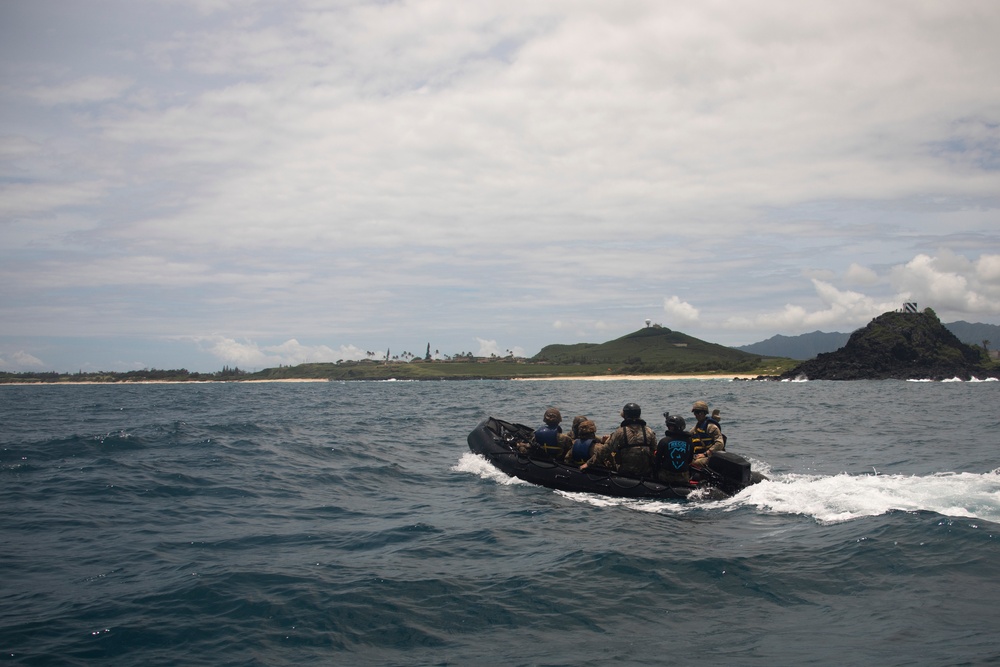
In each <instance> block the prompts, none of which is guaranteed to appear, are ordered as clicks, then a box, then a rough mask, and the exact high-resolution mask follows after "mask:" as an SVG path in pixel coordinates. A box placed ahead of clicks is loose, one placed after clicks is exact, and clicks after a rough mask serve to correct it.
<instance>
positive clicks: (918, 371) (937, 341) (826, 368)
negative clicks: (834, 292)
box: [780, 308, 997, 380]
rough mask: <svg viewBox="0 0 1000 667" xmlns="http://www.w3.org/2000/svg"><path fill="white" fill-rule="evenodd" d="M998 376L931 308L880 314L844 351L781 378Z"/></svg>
mask: <svg viewBox="0 0 1000 667" xmlns="http://www.w3.org/2000/svg"><path fill="white" fill-rule="evenodd" d="M996 375H997V372H996V371H995V370H992V369H991V364H990V363H989V361H988V360H987V359H986V355H985V353H984V352H983V351H982V350H980V349H979V348H976V347H972V346H971V345H966V344H965V343H963V342H961V341H960V340H959V339H958V338H957V337H956V336H955V334H953V333H952V332H950V331H949V330H948V329H947V328H945V326H944V325H943V324H941V321H940V320H939V319H938V317H937V315H936V314H935V313H934V311H933V310H931V309H930V308H927V309H925V310H924V311H923V312H919V313H903V312H893V313H884V314H882V315H879V316H878V317H876V318H875V319H874V320H872V321H871V322H870V323H869V324H868V326H866V327H864V328H863V329H858V330H857V331H855V332H854V333H853V334H851V337H850V339H849V340H848V341H847V344H846V345H844V347H842V348H840V349H839V350H837V351H835V352H828V353H826V354H820V355H818V356H817V357H816V358H815V359H810V360H809V361H806V362H804V363H802V364H800V365H799V366H796V367H795V368H793V369H792V370H790V371H787V372H785V373H783V374H782V375H781V376H780V379H796V378H803V377H804V378H808V379H810V380H913V379H930V380H946V379H951V378H960V379H962V380H969V379H971V378H973V377H977V378H980V379H982V378H984V377H988V376H994V377H995V376H996Z"/></svg>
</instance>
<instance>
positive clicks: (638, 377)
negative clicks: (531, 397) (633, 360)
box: [514, 375, 757, 382]
mask: <svg viewBox="0 0 1000 667" xmlns="http://www.w3.org/2000/svg"><path fill="white" fill-rule="evenodd" d="M756 377H757V376H756V375H582V376H574V377H536V378H514V379H515V380H522V381H535V380H587V381H591V382H609V381H613V380H753V379H754V378H756Z"/></svg>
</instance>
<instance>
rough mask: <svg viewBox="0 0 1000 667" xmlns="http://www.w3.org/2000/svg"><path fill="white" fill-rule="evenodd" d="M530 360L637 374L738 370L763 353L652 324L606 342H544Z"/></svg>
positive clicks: (759, 359) (756, 361)
mask: <svg viewBox="0 0 1000 667" xmlns="http://www.w3.org/2000/svg"><path fill="white" fill-rule="evenodd" d="M532 361H535V362H548V363H554V364H585V365H595V364H596V365H605V366H608V367H612V368H616V369H617V370H618V371H619V372H623V373H639V374H641V373H711V372H727V373H740V372H751V371H753V369H755V368H759V367H760V366H761V364H762V361H763V357H761V356H760V355H758V354H751V353H749V352H743V351H741V350H737V349H735V348H731V347H726V346H725V345H718V344H716V343H708V342H706V341H703V340H700V339H698V338H694V337H693V336H688V335H687V334H684V333H681V332H679V331H672V330H670V329H667V328H666V327H657V326H653V327H647V328H645V329H639V330H638V331H635V332H633V333H630V334H628V335H626V336H622V337H621V338H616V339H615V340H612V341H608V342H607V343H577V344H575V345H547V346H545V347H543V348H542V349H541V351H540V352H539V353H538V354H537V355H535V356H534V357H533V358H532Z"/></svg>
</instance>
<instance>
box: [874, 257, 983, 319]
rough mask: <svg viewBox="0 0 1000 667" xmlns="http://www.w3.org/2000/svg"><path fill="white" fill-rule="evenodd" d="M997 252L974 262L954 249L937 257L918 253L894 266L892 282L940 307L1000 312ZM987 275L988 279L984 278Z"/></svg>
mask: <svg viewBox="0 0 1000 667" xmlns="http://www.w3.org/2000/svg"><path fill="white" fill-rule="evenodd" d="M997 262H998V256H996V255H992V256H989V255H987V256H983V257H980V258H979V260H978V261H977V262H975V263H973V262H970V261H969V260H968V259H966V258H964V257H959V256H956V255H954V254H952V253H943V254H942V255H940V256H938V257H930V256H928V255H923V254H921V255H917V256H916V257H914V258H913V259H912V260H910V261H909V262H908V263H906V264H905V265H902V266H896V267H893V269H892V272H891V278H892V283H893V286H894V287H895V288H896V289H898V290H899V291H900V292H901V293H902V294H904V295H905V296H906V297H907V298H908V300H911V301H917V302H918V303H921V304H926V305H928V306H930V307H932V308H933V309H934V310H935V311H937V312H938V313H939V314H940V313H941V311H946V312H957V313H968V314H985V315H998V314H1000V290H998V289H997V288H998V287H1000V285H998V284H997V280H996V277H995V275H994V274H995V264H996V263H997ZM982 278H986V280H982Z"/></svg>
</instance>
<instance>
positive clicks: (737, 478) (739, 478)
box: [708, 451, 752, 494]
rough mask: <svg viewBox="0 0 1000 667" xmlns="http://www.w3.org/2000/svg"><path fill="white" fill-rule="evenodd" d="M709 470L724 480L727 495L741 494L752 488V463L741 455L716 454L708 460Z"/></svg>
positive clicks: (723, 452) (722, 452)
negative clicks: (744, 490) (747, 488)
mask: <svg viewBox="0 0 1000 667" xmlns="http://www.w3.org/2000/svg"><path fill="white" fill-rule="evenodd" d="M708 468H709V470H711V471H712V472H714V473H716V474H717V475H719V476H720V477H721V478H722V479H723V481H724V484H723V490H724V491H726V492H727V493H730V494H735V493H739V492H740V491H742V490H743V489H744V488H746V487H748V486H750V482H751V478H752V475H751V472H750V462H749V461H747V460H746V459H745V458H743V457H742V456H740V455H739V454H733V453H731V452H726V451H721V452H715V453H714V454H712V456H711V457H710V458H709V459H708Z"/></svg>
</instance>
